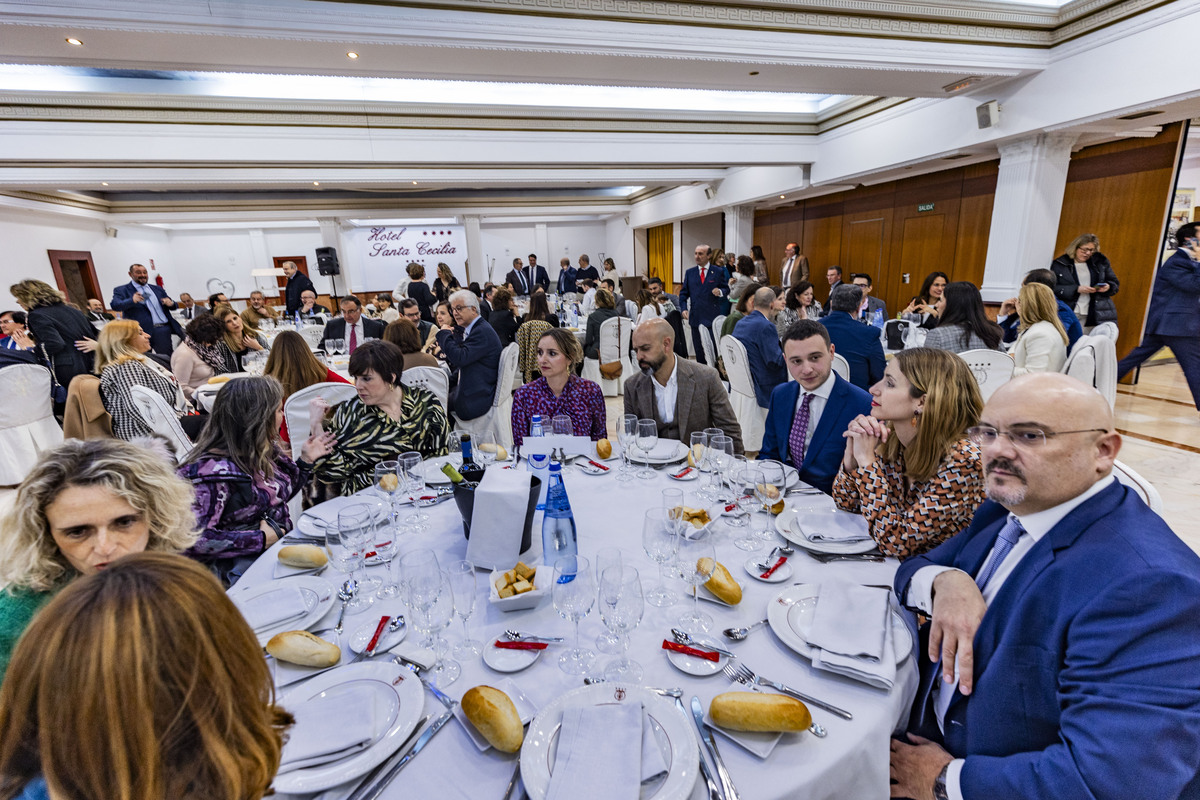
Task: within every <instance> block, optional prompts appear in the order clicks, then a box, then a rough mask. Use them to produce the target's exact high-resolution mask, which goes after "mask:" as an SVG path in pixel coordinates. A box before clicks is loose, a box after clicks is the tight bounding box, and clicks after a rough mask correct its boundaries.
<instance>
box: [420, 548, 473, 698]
mask: <svg viewBox="0 0 1200 800" xmlns="http://www.w3.org/2000/svg"><path fill="white" fill-rule="evenodd" d="M409 591H410V593H411V595H412V597H413V599H414V603H413V604H412V606H411V612H412V613H411V616H412V623H413V628H415V629H416V630H417V631H418V632H420V633H422V634H424V636H425V640H424V641H423V642H422V646H423V647H427V648H429V649H431V650H433V655H434V659H435V661H434V663H433V666H431V667H430V668H429V669H427V670H425V674H426V675H431V676H433V678H432V680H433V682H434V683H435V684H436V685H439V686H447V685H449V684H451V683H454V682H455V681H456V680H458V676H459V675H461V674H462V666H461V665H460V664H459V663H458V662H457V661H452V660H447V659H446V658H445V655H446V648H445V646H444V644H443V642H444V641H445V640H444V639H442V638H441V637H439V636H438V635H437V634H438V632H439V631H442V630H445V629H446V628H447V627H449V625H450V623H451V621H452V620H453V619H454V591H453V590H452V589H451V588H450V578H449V576H447V575H446V573H444V572H441V571H440V570H439V571H436V572H427V573H423V575H422V576H421V577H419V578H417V579H416V580H414V581H413V584H412V586H411V587H410V588H409Z"/></svg>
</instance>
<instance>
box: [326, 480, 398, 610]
mask: <svg viewBox="0 0 1200 800" xmlns="http://www.w3.org/2000/svg"><path fill="white" fill-rule="evenodd" d="M363 500H364V502H363V503H361V504H357V505H352V506H346V507H345V508H343V509H342V510H341V511H340V512H339V513H338V522H339V524H340V522H341V517H342V514H348V515H356V516H357V517H361V521H358V524H355V525H354V526H353V527H352V529H351V535H353V536H354V537H355V544H357V545H358V547H359V550H360V552H362V554H363V565H364V567H365V566H373V565H374V564H377V563H380V561H379V560H378V555H379V551H378V548H377V546H376V544H377V542H376V539H377V538H379V535H380V534H379V533H377V531H376V528H377V527H378V526H377V524H376V523H377V522H378V521H379V520H380V519H381V518H382V509H381V507H380V506H381V502H380V501H379V500H378V499H377V498H373V497H369V496H367V497H364V498H363ZM382 537H383V539H384V541H385V543H386V544H390V540H395V538H396V537H395V536H392V535H391V534H390V533H389V532H388V531H383V533H382ZM371 559H377V560H376V561H371ZM368 562H370V563H368ZM381 588H383V581H382V580H381V579H379V578H375V577H372V576H370V575H367V574H366V572H364V573H363V577H362V578H360V579H359V581H358V590H359V592H366V593H368V594H373V593H374V592H376V591H378V590H379V589H381Z"/></svg>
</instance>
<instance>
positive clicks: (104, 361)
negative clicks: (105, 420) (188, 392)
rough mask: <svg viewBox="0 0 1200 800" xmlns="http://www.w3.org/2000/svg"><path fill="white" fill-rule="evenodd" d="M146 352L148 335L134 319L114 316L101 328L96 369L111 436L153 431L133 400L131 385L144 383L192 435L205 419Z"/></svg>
mask: <svg viewBox="0 0 1200 800" xmlns="http://www.w3.org/2000/svg"><path fill="white" fill-rule="evenodd" d="M234 316H235V317H236V316H237V314H234ZM239 321H240V320H239ZM148 352H150V335H149V334H148V333H146V332H145V331H143V330H142V328H141V326H140V325H138V324H137V323H136V322H134V321H133V320H129V319H116V320H113V321H112V322H110V323H108V324H107V325H105V326H104V330H102V331H100V342H99V345H98V346H97V347H96V372H97V373H98V374H99V375H100V399H101V400H103V401H104V408H105V409H107V410H108V413H109V414H110V415H112V421H113V435H114V436H116V437H117V438H118V439H125V440H126V441H128V440H130V439H132V438H134V437H135V436H147V435H149V434H151V433H153V431H152V430H151V428H150V426H149V425H147V424H146V422H145V420H143V419H142V415H141V414H140V413H138V410H137V406H136V404H135V403H134V402H133V392H132V388H133V387H134V386H145V387H146V388H147V389H150V390H152V391H155V392H157V393H158V394H160V395H162V398H163V400H165V401H166V402H167V405H168V406H170V407H171V408H172V409H173V410H174V411H175V415H176V416H177V417H178V418H179V424H180V425H182V426H183V430H184V432H185V433H187V435H188V436H191V437H195V436H196V434H198V433H199V432H200V429H201V428H203V427H204V418H203V417H201V416H198V415H196V414H195V413H194V409H193V408H192V406H191V405H190V404H189V403H188V401H187V398H186V397H185V396H184V393H183V389H181V388H180V386H179V382H178V381H176V380H175V375H174V374H173V373H172V372H171V371H170V370H169V369H167V368H166V367H163V366H162V365H161V364H159V363H158V362H157V361H155V360H154V359H153V358H147V356H146V354H147V353H148Z"/></svg>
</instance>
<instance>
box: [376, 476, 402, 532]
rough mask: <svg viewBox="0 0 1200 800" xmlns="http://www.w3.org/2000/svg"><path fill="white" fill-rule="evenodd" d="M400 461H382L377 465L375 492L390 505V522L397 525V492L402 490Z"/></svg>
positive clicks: (394, 525)
mask: <svg viewBox="0 0 1200 800" xmlns="http://www.w3.org/2000/svg"><path fill="white" fill-rule="evenodd" d="M399 467H400V465H399V463H398V462H396V461H394V460H391V461H380V462H379V463H378V464H376V465H375V492H376V493H377V494H378V495H379V497H380V498H381V499H382V500H383V501H384V502H385V503H387V505H388V524H389V525H391V527H393V528H395V527H396V493H397V492H399V491H400V486H401V482H400V472H399Z"/></svg>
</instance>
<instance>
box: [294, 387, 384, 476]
mask: <svg viewBox="0 0 1200 800" xmlns="http://www.w3.org/2000/svg"><path fill="white" fill-rule="evenodd" d="M400 380H401V383H403V382H404V377H403V375H402V376H401V378H400ZM357 394H358V392H357V390H355V388H354V386H353V384H349V383H339V382H337V381H328V382H322V383H314V384H313V385H312V386H306V387H304V388H303V389H301V390H300V391H298V392H295V393H293V394H292V396H291V397H289V398H287V399H286V400H284V401H283V423H284V424H285V425H287V430H288V439H290V440H291V445H292V458H293V459H297V458H299V457H300V448H302V447H303V446H304V442H305V440H307V439H308V426H309V422H310V421H311V420H310V419H309V415H308V402H309V401H310V400H312V399H313V398H314V397H323V398H325V402H327V403H329V405H331V406H336V405H337V404H338V403H341V402H344V401H346V400H350V399H352V398H353V397H355V396H356V395H357Z"/></svg>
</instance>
